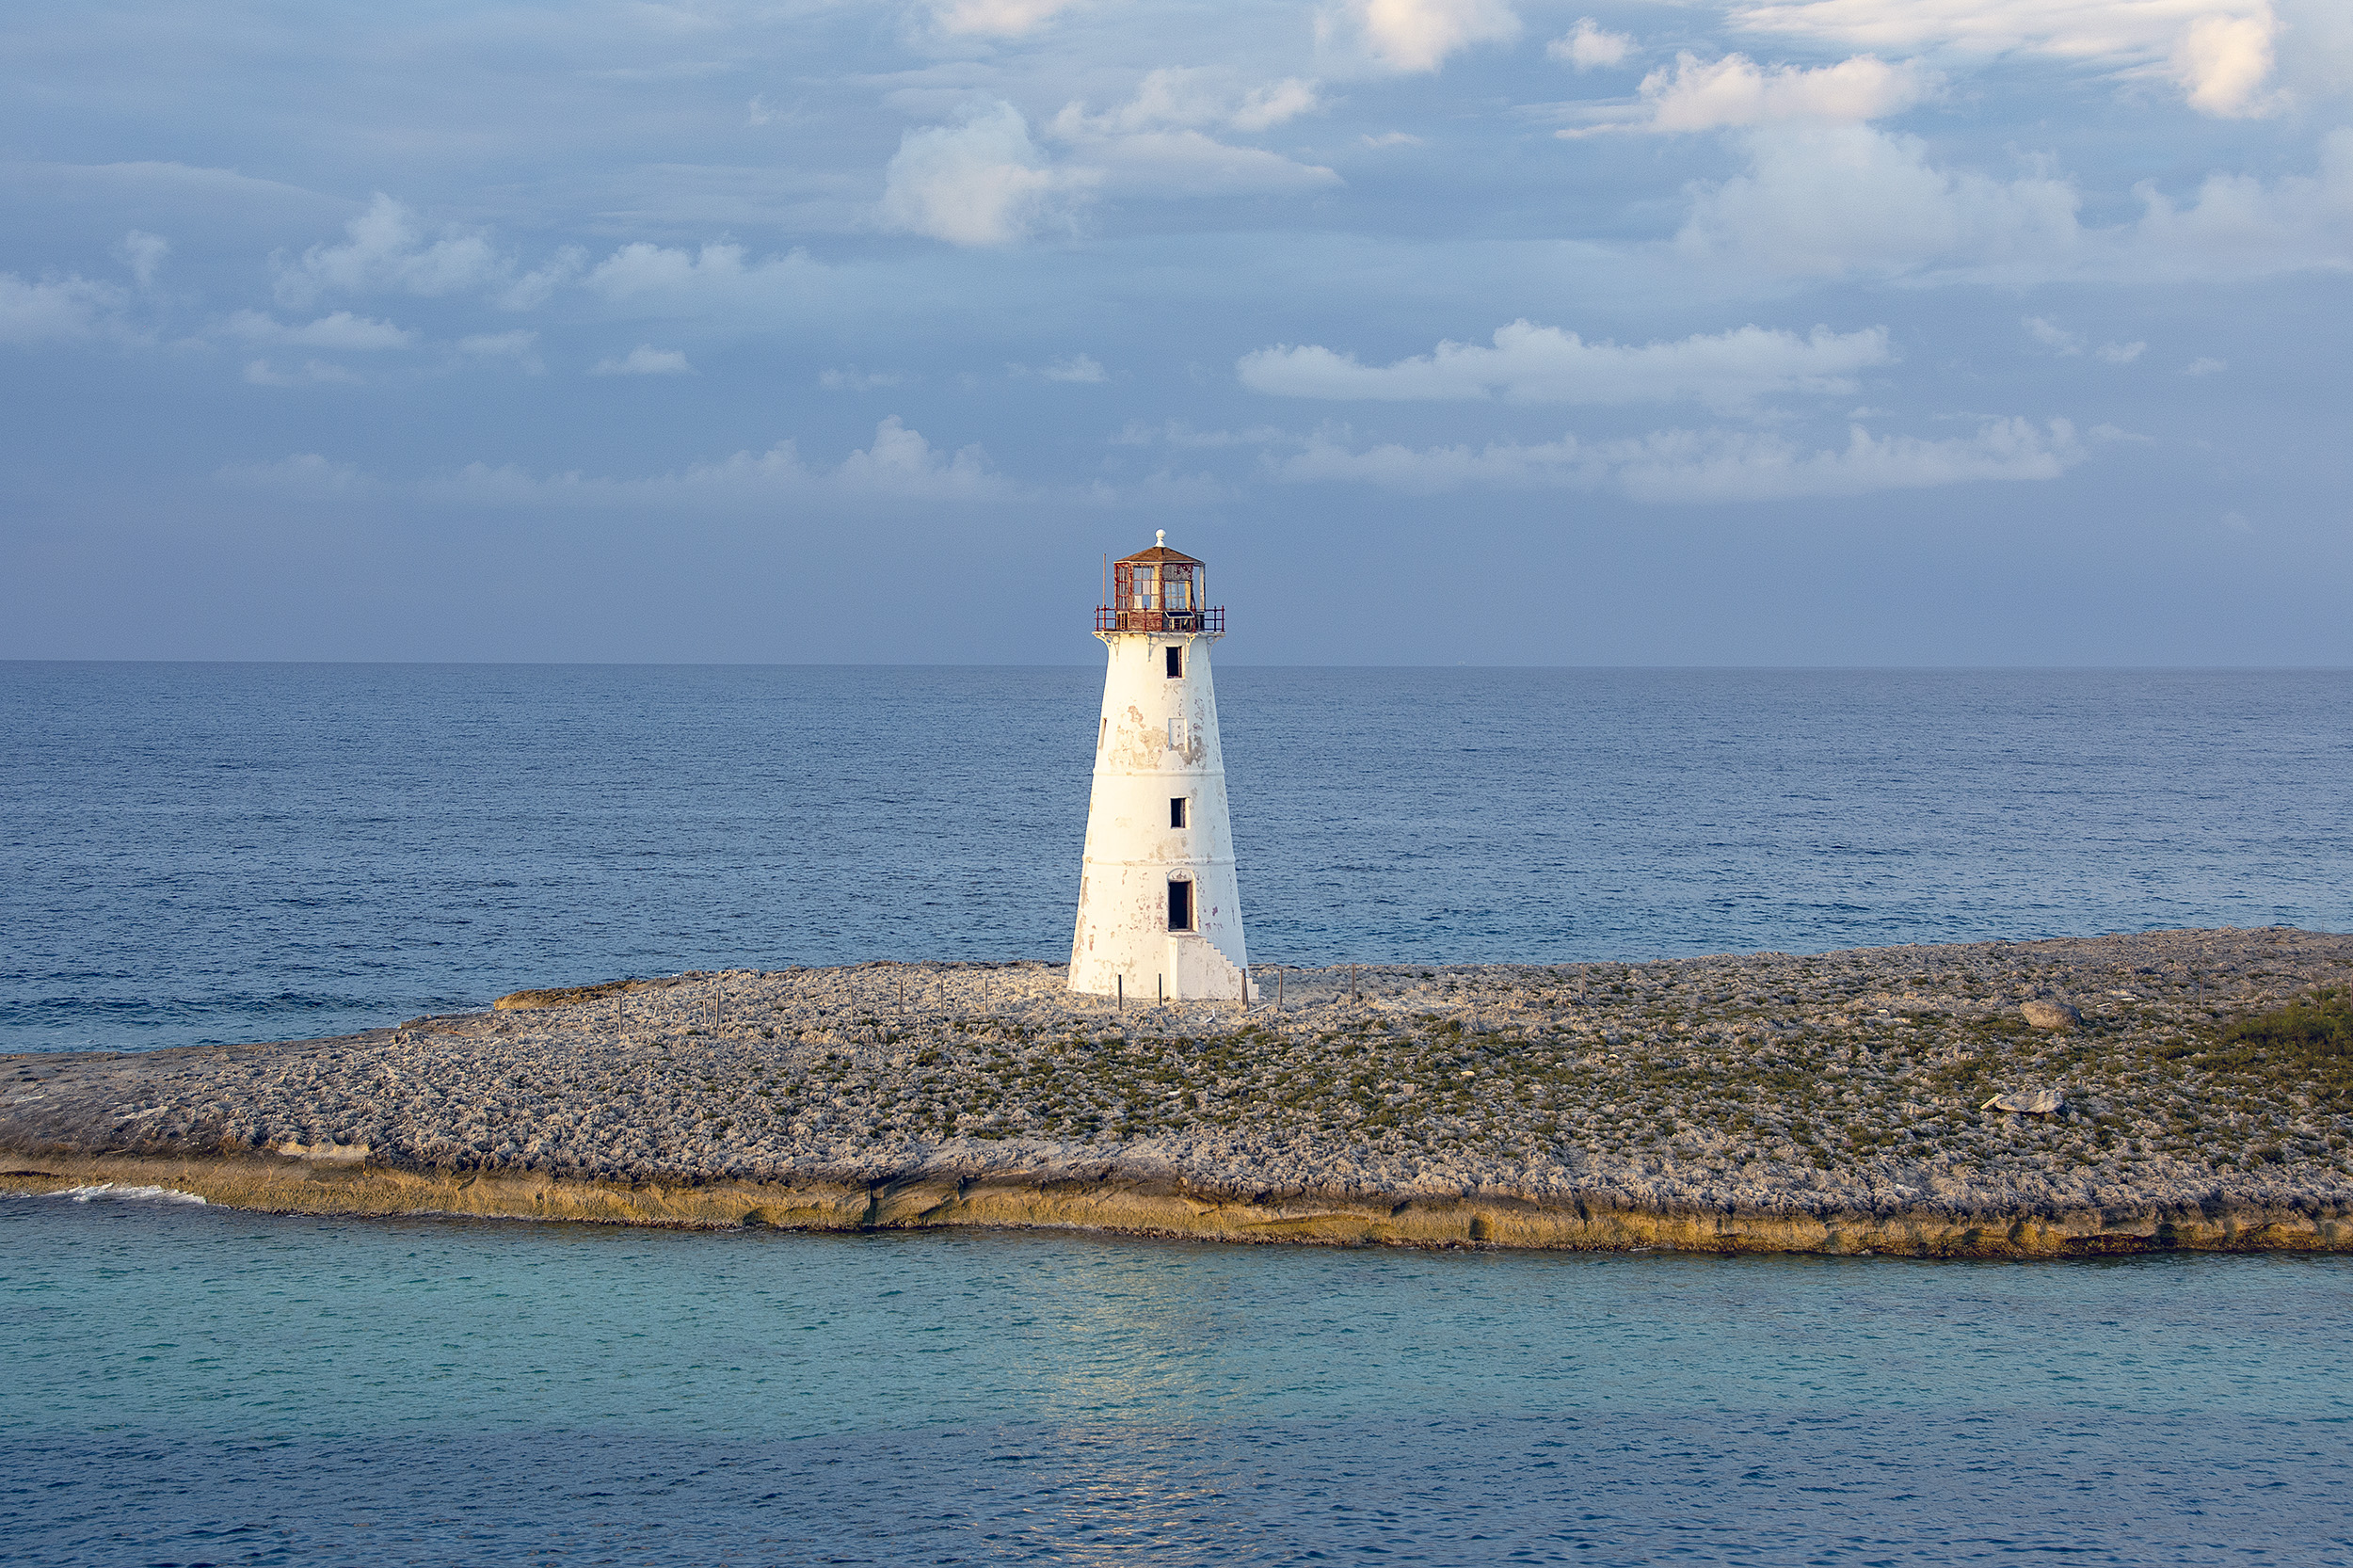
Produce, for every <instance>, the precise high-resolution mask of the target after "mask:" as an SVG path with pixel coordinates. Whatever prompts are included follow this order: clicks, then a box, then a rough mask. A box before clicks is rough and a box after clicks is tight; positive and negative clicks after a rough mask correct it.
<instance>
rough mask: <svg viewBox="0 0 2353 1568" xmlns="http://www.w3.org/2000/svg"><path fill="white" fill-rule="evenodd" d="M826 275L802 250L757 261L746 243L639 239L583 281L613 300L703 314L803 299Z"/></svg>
mask: <svg viewBox="0 0 2353 1568" xmlns="http://www.w3.org/2000/svg"><path fill="white" fill-rule="evenodd" d="M823 279H824V267H823V266H821V265H819V264H817V263H815V262H812V261H810V260H809V258H808V253H807V252H805V251H800V250H793V251H789V252H787V253H786V254H784V255H781V256H769V257H765V258H762V259H761V260H760V261H757V262H754V261H751V260H750V259H749V253H748V252H747V251H745V250H744V248H743V247H742V246H740V245H732V244H714V245H705V246H703V247H702V248H700V249H698V250H686V249H682V248H676V247H672V246H662V245H651V244H648V243H647V242H646V241H644V240H637V241H633V242H632V243H631V244H628V245H624V246H622V247H621V248H619V249H617V250H616V251H614V252H613V254H612V255H610V256H607V257H606V258H605V259H604V260H603V261H601V262H599V263H598V264H596V265H595V266H594V267H593V268H591V269H590V270H589V272H588V274H587V276H586V277H585V278H584V279H582V280H581V286H582V287H584V288H585V289H586V290H588V292H589V293H591V294H594V295H596V296H599V297H600V298H602V299H603V300H605V301H606V302H607V303H608V304H614V305H628V306H633V307H636V308H637V309H639V310H640V311H645V310H652V311H654V312H666V313H674V314H700V313H704V312H710V311H712V310H714V309H736V310H741V309H744V308H747V307H754V306H763V305H775V304H776V303H779V302H783V303H789V304H797V303H800V302H802V301H805V300H806V299H807V298H808V295H809V293H810V291H811V289H812V288H814V287H815V286H816V285H817V284H818V283H819V282H821V281H822V280H823Z"/></svg>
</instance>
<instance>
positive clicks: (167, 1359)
mask: <svg viewBox="0 0 2353 1568" xmlns="http://www.w3.org/2000/svg"><path fill="white" fill-rule="evenodd" d="M1097 680H1098V676H1097V674H1096V672H1095V671H1093V670H1089V669H1078V668H1073V669H1030V670H923V669H585V668H546V669H532V668H513V667H491V668H464V667H450V668H431V667H413V666H408V667H367V666H139V665H56V664H0V736H5V737H6V739H7V743H8V744H6V745H5V746H0V807H5V809H4V810H0V887H5V888H6V896H5V898H0V1049H13V1050H24V1049H61V1048H62V1049H80V1048H91V1047H100V1048H143V1047H152V1046H160V1045H177V1044H185V1043H190V1042H197V1041H207V1040H215V1041H217V1040H250V1039H269V1038H288V1037H299V1036H304V1035H312V1034H319V1033H326V1032H334V1031H338V1030H344V1029H351V1028H359V1027H364V1026H368V1025H374V1024H380V1023H384V1022H388V1021H393V1020H397V1019H400V1018H403V1017H407V1016H413V1015H415V1014H417V1013H420V1012H424V1011H427V1010H438V1009H445V1008H451V1007H456V1006H463V1005H470V1004H471V1005H479V1004H480V1003H481V1002H482V1001H484V1000H487V999H488V998H489V997H491V996H493V995H496V994H497V993H499V992H501V991H504V990H509V989H513V988H515V987H517V986H520V985H525V984H552V983H562V982H568V981H581V980H587V979H595V978H602V977H605V976H609V975H614V974H619V973H631V972H636V973H645V972H657V971H665V970H675V969H680V968H709V967H716V966H720V965H738V964H747V965H762V966H772V965H780V964H784V963H788V962H798V963H824V962H833V961H839V960H849V959H860V958H869V957H878V956H887V957H905V958H923V957H958V958H962V957H971V958H1006V957H1020V956H1027V957H1038V958H1046V959H1050V960H1057V961H1058V960H1059V959H1061V958H1062V957H1063V956H1064V944H1065V943H1066V942H1067V939H1068V938H1067V932H1068V922H1069V919H1070V907H1071V901H1072V895H1073V892H1074V889H1075V884H1076V881H1077V875H1078V857H1079V850H1080V840H1081V837H1082V834H1083V829H1084V821H1083V817H1084V811H1085V801H1086V792H1087V779H1086V773H1087V768H1088V766H1089V765H1090V763H1091V754H1090V746H1091V742H1092V735H1091V730H1092V728H1093V715H1094V712H1095V703H1096V689H1097V687H1096V681H1097ZM1219 693H1220V698H1221V709H1222V713H1223V718H1224V721H1225V742H1226V754H1227V769H1228V775H1229V779H1230V783H1231V788H1232V793H1233V800H1234V812H1235V820H1234V828H1235V838H1236V840H1237V845H1238V848H1239V851H1240V855H1241V872H1242V879H1243V880H1242V888H1243V897H1244V904H1245V909H1246V912H1247V916H1248V920H1249V922H1250V936H1251V945H1252V950H1253V953H1254V955H1255V956H1257V957H1258V958H1261V959H1266V960H1273V961H1281V962H1287V963H1295V964H1313V963H1323V962H1331V961H1336V960H1369V961H1378V960H1383V959H1416V960H1481V959H1485V960H1516V961H1538V960H1548V959H1563V958H1580V957H1620V958H1639V957H1647V956H1657V955H1665V954H1677V953H1692V952H1722V951H1728V950H1743V949H1758V948H1778V949H1782V950H1784V951H1793V952H1794V951H1819V950H1824V949H1829V948H1833V947H1839V946H1850V945H1860V944H1877V943H1888V942H1904V941H1937V940H1947V939H1962V938H1976V937H1987V936H2012V937H2015V936H2043V935H2071V934H2072V935H2080V934H2089V933H2098V932H2103V931H2110V930H2139V929H2146V928H2149V927H2152V926H2163V925H2181V924H2223V923H2230V924H2239V925H2253V924H2262V923H2265V922H2269V921H2275V920H2278V921H2287V922H2292V923H2296V924H2301V925H2307V926H2313V927H2319V928H2324V929H2333V930H2343V929H2345V928H2346V927H2347V926H2348V925H2353V806H2349V805H2348V803H2349V802H2353V788H2348V785H2353V677H2349V676H2347V675H2345V674H2344V673H2341V672H2339V673H2328V672H2322V673H2304V674H2298V673H2260V672H2258V673H2227V674H2196V673H2187V674H2182V673H2174V674H2113V673H2109V674H2102V673H2061V674H2041V673H2033V672H1999V673H1982V674H1961V673H1914V674H1873V673H1867V672H1865V673H1854V672H1844V673H1792V672H1777V673H1776V672H1761V673H1708V672H1674V671H1666V672H1657V671H1653V672H1643V671H1531V670H1520V671H1485V670H1270V669H1250V668H1243V667H1231V668H1227V669H1225V670H1224V671H1222V672H1221V674H1220V678H1219ZM2348 1344H2353V1261H2348V1260H2345V1259H2335V1258H2321V1259H2295V1258H2226V1257H2205V1258H2153V1259H2141V1260H2134V1261H2128V1262H2113V1263H2085V1264H2073V1265H2064V1266H2052V1265H2041V1266H2012V1265H1988V1264H1976V1265H1951V1264H1945V1265H1929V1264H1917V1263H1911V1262H1899V1261H1896V1260H1892V1259H1875V1258H1855V1259H1841V1260H1832V1259H1812V1258H1787V1259H1755V1258H1748V1259H1741V1258H1734V1259H1722V1258H1715V1259H1706V1258H1677V1257H1672V1256H1503V1255H1497V1254H1481V1253H1399V1252H1383V1251H1324V1250H1316V1249H1297V1248H1279V1247H1267V1248H1248V1247H1229V1248H1218V1247H1206V1246H1191V1245H1177V1244H1160V1243H1152V1242H1144V1241H1136V1240H1120V1239H1112V1238H1087V1237H1080V1236H1061V1235H1047V1234H1027V1235H1025V1234H992V1233H978V1234H971V1233H968V1234H961V1235H908V1236H881V1237H858V1238H848V1237H795V1236H780V1235H774V1234H768V1233H760V1234H749V1233H727V1234H711V1235H671V1234H664V1233H654V1232H644V1231H623V1230H605V1229H599V1228H594V1227H584V1226H567V1225H537V1224H477V1223H468V1222H460V1221H455V1220H447V1221H443V1220H420V1221H408V1222H396V1223H381V1222H361V1223H355V1222H338V1221H321V1220H307V1219H294V1218H277V1217H267V1216H255V1215H241V1214H235V1213H230V1212H224V1211H221V1210H217V1209H212V1208H204V1207H201V1206H198V1205H191V1204H187V1203H175V1202H170V1201H168V1198H167V1197H164V1196H151V1197H147V1198H125V1197H122V1196H120V1195H114V1196H98V1197H95V1198H91V1199H90V1200H89V1201H76V1200H75V1199H72V1198H66V1197H41V1198H30V1197H24V1198H5V1199H0V1561H4V1562H9V1563H14V1562H25V1563H37V1564H80V1563H93V1564H101V1563H103V1564H117V1563H120V1564H135V1563H136V1564H151V1563H176V1564H194V1563H287V1564H308V1563H352V1564H367V1565H376V1564H403V1563H430V1564H472V1563H484V1562H510V1561H529V1562H565V1563H572V1562H580V1563H599V1562H630V1563H695V1564H700V1563H721V1562H728V1563H761V1564H766V1563H795V1564H798V1563H805V1562H807V1563H816V1562H828V1563H833V1562H840V1563H852V1562H859V1563H863V1562H872V1563H1080V1564H1097V1563H1107V1562H1127V1561H1143V1560H1147V1559H1148V1560H1152V1561H1154V1562H1172V1563H1203V1564H1212V1563H1214V1564H1225V1563H1250V1564H1255V1563H1302V1564H1305V1563H1332V1562H1368V1563H1369V1562H1381V1561H1399V1562H1433V1563H1485V1562H1583V1563H1638V1562H1735V1563H1744V1562H1745V1563H1753V1562H1770V1563H1781V1562H1823V1563H1855V1564H1911V1563H1963V1562H1966V1563H1983V1562H2055V1561H2061V1560H2064V1561H2068V1562H2082V1563H2116V1562H2133V1563H2165V1564H2176V1563H2206V1562H2215V1563H2223V1562H2228V1563H2265V1564H2271V1563H2298V1564H2300V1563H2326V1562H2348V1561H2353V1535H2349V1534H2348V1525H2347V1520H2348V1518H2353V1508H2348V1507H2347V1506H2346V1502H2345V1499H2346V1497H2347V1496H2353V1378H2349V1377H2348V1374H2347V1372H2346V1371H2345V1365H2346V1356H2345V1347H2346V1346H2347V1345H2348Z"/></svg>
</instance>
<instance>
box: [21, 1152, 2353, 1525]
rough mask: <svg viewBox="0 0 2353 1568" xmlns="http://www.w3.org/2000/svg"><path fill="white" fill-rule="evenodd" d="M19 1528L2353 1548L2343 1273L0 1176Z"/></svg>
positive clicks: (2226, 1261) (2323, 1266) (2350, 1296)
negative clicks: (344, 1196) (839, 1230)
mask: <svg viewBox="0 0 2353 1568" xmlns="http://www.w3.org/2000/svg"><path fill="white" fill-rule="evenodd" d="M0 1311H5V1314H6V1318H7V1321H8V1329H7V1331H6V1336H7V1347H8V1384H9V1386H8V1398H7V1400H5V1401H0V1558H9V1559H13V1560H23V1561H27V1562H44V1563H47V1562H56V1563H74V1562H108V1563H112V1562H125V1563H128V1562H179V1563H190V1562H199V1561H211V1562H222V1563H228V1562H271V1563H278V1562H284V1563H299V1562H352V1563H379V1562H403V1563H406V1562H421V1563H445V1562H446V1563H457V1562H474V1561H489V1560H529V1561H541V1560H559V1561H583V1562H588V1561H615V1562H720V1561H728V1562H746V1563H751V1562H802V1561H824V1562H910V1563H912V1562H934V1561H936V1562H1082V1563H1092V1562H1103V1561H1128V1560H1144V1559H1145V1558H1147V1557H1149V1558H1150V1559H1152V1560H1163V1561H1177V1562H1202V1563H1212V1562H1251V1563H1257V1562H1270V1563H1271V1562H1299V1563H1305V1562H1328V1561H1332V1560H1365V1561H1383V1560H1394V1561H1414V1562H1480V1563H1483V1562H1505V1561H1577V1562H1613V1563H1614V1562H1669V1561H1703V1562H1714V1561H1723V1562H1738V1561H1771V1562H1785V1561H1786V1562H1837V1563H1858V1564H1867V1563H1926V1562H1969V1561H1996V1560H2008V1561H2021V1560H2024V1561H2053V1560H2070V1561H2077V1562H2100V1563H2109V1562H2167V1563H2187V1562H2248V1563H2256V1562H2331V1561H2345V1560H2353V1512H2349V1511H2348V1510H2346V1508H2345V1496H2348V1495H2353V1385H2349V1384H2348V1381H2347V1376H2346V1373H2345V1345H2346V1343H2347V1342H2348V1339H2349V1338H2353V1261H2348V1260H2345V1259H2335V1258H2329V1259H2297V1258H2264V1257H2253V1258H2230V1257H2206V1258H2153V1259H2138V1260H2131V1261H2124V1262H2114V1263H2099V1264H2079V1265H2072V1266H2049V1265H1982V1264H1978V1265H1952V1264H1922V1263H1912V1262H1902V1261H1897V1260H1892V1259H1873V1258H1849V1259H1823V1258H1779V1259H1774V1258H1731V1259H1726V1258H1688V1257H1674V1256H1657V1255H1638V1256H1575V1255H1568V1256H1542V1255H1536V1256H1527V1255H1520V1256H1513V1255H1503V1254H1467V1253H1452V1254H1430V1253H1399V1252H1385V1251H1334V1250H1321V1249H1296V1248H1277V1247H1210V1246H1198V1245H1189V1244H1178V1243H1168V1244H1160V1243H1149V1242H1139V1241H1133V1240H1112V1239H1089V1238H1084V1237H1070V1236H1053V1235H1023V1234H991V1233H978V1234H972V1233H967V1234H937V1235H901V1236H877V1237H794V1236H781V1235H775V1234H769V1233H761V1234H757V1235H754V1234H746V1233H720V1234H704V1235H692V1234H689V1235H679V1234H667V1233H659V1232H645V1231H627V1230H611V1229H601V1228H597V1227H588V1226H546V1225H527V1224H496V1223H477V1222H463V1221H407V1222H394V1223H384V1222H348V1221H322V1220H305V1219H290V1218H275V1217H263V1216H253V1215H242V1214H234V1213H230V1212H225V1211H220V1210H214V1209H205V1208H188V1207H185V1206H174V1205H164V1204H158V1203H154V1202H139V1201H107V1200H104V1199H100V1200H97V1201H94V1202H89V1203H76V1202H73V1201H72V1200H70V1199H64V1198H16V1199H6V1200H0Z"/></svg>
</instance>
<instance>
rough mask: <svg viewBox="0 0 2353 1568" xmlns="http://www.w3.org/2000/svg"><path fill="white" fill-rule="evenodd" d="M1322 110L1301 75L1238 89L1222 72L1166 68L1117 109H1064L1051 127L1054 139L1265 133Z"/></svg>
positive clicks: (1147, 77)
mask: <svg viewBox="0 0 2353 1568" xmlns="http://www.w3.org/2000/svg"><path fill="white" fill-rule="evenodd" d="M1323 107H1324V104H1323V97H1322V92H1321V88H1320V87H1319V86H1318V84H1316V83H1314V82H1312V81H1309V80H1307V79H1306V78H1305V77H1300V76H1286V77H1284V78H1283V79H1282V80H1281V81H1279V82H1269V83H1266V84H1263V85H1261V86H1259V87H1257V88H1241V87H1239V86H1238V85H1236V84H1235V83H1234V81H1233V80H1232V79H1231V78H1230V77H1229V76H1228V75H1227V74H1226V73H1225V72H1216V71H1202V70H1194V69H1191V68H1187V67H1182V66H1165V67H1162V68H1161V69H1160V70H1158V71H1152V72H1145V74H1144V79H1143V80H1142V81H1141V82H1139V83H1137V84H1136V93H1135V96H1134V97H1133V98H1130V99H1129V100H1128V102H1127V103H1125V104H1120V105H1119V106H1118V107H1117V108H1114V109H1110V110H1107V111H1105V112H1104V113H1102V114H1099V115H1089V114H1088V113H1087V112H1086V106H1085V105H1084V104H1080V103H1073V104H1069V105H1067V106H1066V107H1064V110H1063V111H1062V113H1061V114H1059V115H1057V116H1055V117H1054V129H1055V132H1056V134H1058V135H1063V136H1126V135H1130V134H1132V133H1134V132H1137V131H1160V130H1168V129H1171V128H1173V127H1180V126H1183V127H1193V128H1199V127H1202V126H1222V127H1225V128H1226V129H1229V130H1237V131H1265V130H1269V129H1272V128H1273V127H1274V126H1277V125H1282V124H1286V123H1288V122H1289V121H1290V120H1296V119H1298V118H1299V117H1300V116H1301V115H1304V114H1314V113H1317V112H1319V111H1321V109H1322V108H1323Z"/></svg>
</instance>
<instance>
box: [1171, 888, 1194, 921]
mask: <svg viewBox="0 0 2353 1568" xmlns="http://www.w3.org/2000/svg"><path fill="white" fill-rule="evenodd" d="M1168 929H1169V930H1171V931H1191V930H1192V929H1193V884H1192V883H1190V882H1176V881H1172V882H1170V883H1169V885H1168Z"/></svg>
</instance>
